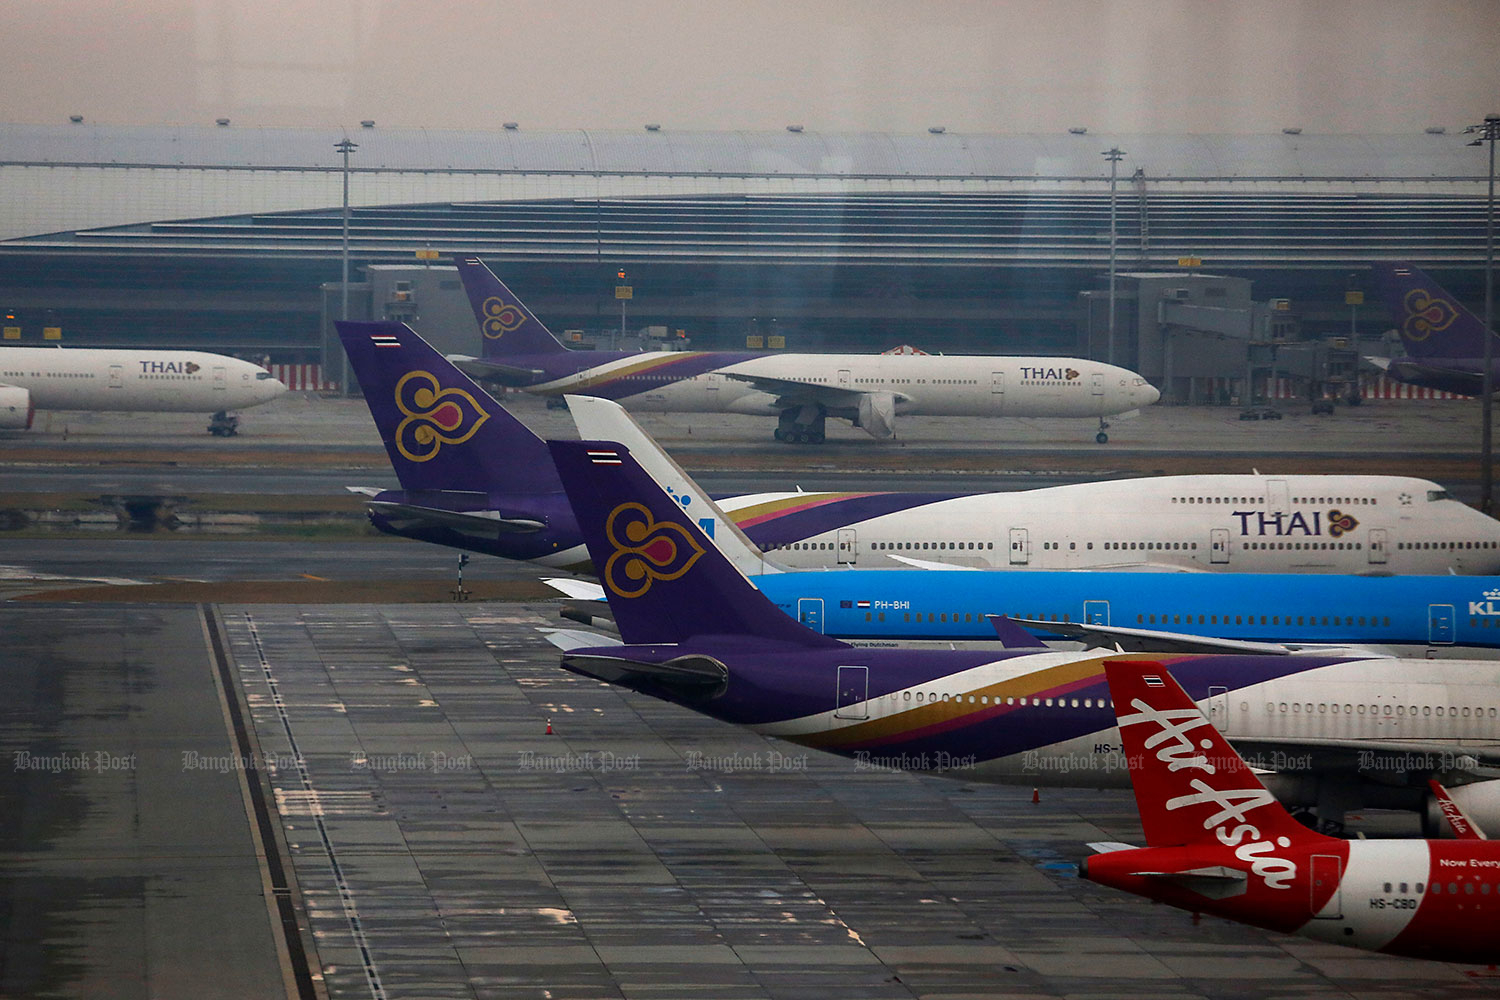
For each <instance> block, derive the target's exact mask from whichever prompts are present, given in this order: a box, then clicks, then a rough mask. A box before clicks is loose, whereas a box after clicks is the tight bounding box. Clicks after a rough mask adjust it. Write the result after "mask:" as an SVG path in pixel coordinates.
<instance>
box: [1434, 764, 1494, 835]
mask: <svg viewBox="0 0 1500 1000" xmlns="http://www.w3.org/2000/svg"><path fill="white" fill-rule="evenodd" d="M1427 787H1429V788H1431V789H1432V797H1433V798H1434V799H1435V800H1436V801H1437V806H1438V809H1440V810H1442V813H1443V818H1444V819H1446V820H1447V821H1448V828H1449V829H1450V830H1452V831H1453V836H1454V837H1456V838H1457V839H1459V840H1489V839H1490V838H1489V837H1487V836H1486V835H1485V832H1484V831H1483V830H1481V829H1480V828H1479V824H1478V823H1475V822H1474V821H1473V820H1472V819H1470V818H1469V814H1468V813H1466V812H1464V809H1463V806H1461V805H1459V804H1458V803H1457V802H1455V801H1453V796H1452V795H1449V794H1448V789H1446V788H1444V787H1443V785H1442V782H1440V781H1438V780H1437V779H1436V778H1428V779H1427Z"/></svg>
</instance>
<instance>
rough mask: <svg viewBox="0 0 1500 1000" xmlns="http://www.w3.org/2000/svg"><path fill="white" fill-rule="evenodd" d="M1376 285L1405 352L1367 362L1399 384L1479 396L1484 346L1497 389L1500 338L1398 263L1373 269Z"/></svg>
mask: <svg viewBox="0 0 1500 1000" xmlns="http://www.w3.org/2000/svg"><path fill="white" fill-rule="evenodd" d="M1373 270H1374V272H1375V283H1376V285H1377V287H1379V289H1380V293H1381V296H1382V297H1383V298H1384V299H1385V304H1386V308H1387V309H1389V310H1390V313H1391V319H1392V321H1394V322H1395V324H1396V330H1397V332H1398V333H1399V334H1400V335H1401V343H1402V344H1403V345H1405V347H1406V357H1404V358H1366V359H1365V360H1367V361H1369V362H1370V363H1372V364H1374V365H1376V366H1377V367H1379V368H1382V369H1384V370H1385V373H1386V374H1387V375H1389V376H1390V377H1391V378H1393V379H1395V380H1396V381H1398V382H1406V383H1408V384H1410V385H1422V386H1427V387H1428V388H1431V389H1438V390H1441V391H1443V392H1456V393H1460V394H1462V395H1465V396H1478V395H1480V394H1481V393H1483V391H1484V341H1485V338H1486V337H1488V338H1490V340H1491V342H1492V347H1491V352H1490V356H1491V359H1492V360H1491V364H1492V365H1493V366H1494V367H1493V368H1492V370H1491V376H1490V378H1491V385H1493V386H1496V387H1500V338H1497V337H1496V336H1495V334H1494V333H1493V332H1491V331H1489V330H1486V329H1485V326H1484V323H1483V322H1482V321H1481V320H1480V319H1479V317H1477V316H1475V315H1474V314H1473V313H1472V312H1470V311H1469V310H1468V309H1465V308H1464V307H1463V305H1462V304H1461V303H1460V302H1459V301H1458V300H1457V299H1455V298H1454V297H1453V296H1451V295H1449V294H1448V293H1447V292H1446V291H1444V290H1443V289H1442V287H1441V286H1439V285H1438V283H1437V282H1435V281H1433V280H1432V279H1431V278H1429V277H1428V276H1427V275H1425V274H1423V273H1422V272H1421V271H1420V270H1418V269H1417V268H1415V267H1413V266H1412V265H1410V264H1407V263H1403V262H1400V261H1396V262H1392V263H1379V264H1375V265H1373Z"/></svg>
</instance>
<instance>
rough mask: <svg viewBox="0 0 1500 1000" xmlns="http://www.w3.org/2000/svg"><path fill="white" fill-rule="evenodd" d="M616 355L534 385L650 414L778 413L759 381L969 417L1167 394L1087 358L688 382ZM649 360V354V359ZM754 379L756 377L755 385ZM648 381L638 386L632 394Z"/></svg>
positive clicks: (863, 360)
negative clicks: (597, 394) (882, 396)
mask: <svg viewBox="0 0 1500 1000" xmlns="http://www.w3.org/2000/svg"><path fill="white" fill-rule="evenodd" d="M671 357H672V355H671V354H670V353H656V354H643V355H640V356H638V357H631V358H624V359H620V360H617V361H611V362H608V363H606V364H603V365H598V366H596V367H594V368H589V369H586V370H584V371H581V372H578V373H577V374H575V375H569V376H566V377H564V378H559V379H554V380H552V381H550V382H544V383H541V384H539V385H535V386H532V387H530V391H532V392H537V393H542V394H546V395H557V394H560V393H566V392H574V393H584V394H588V393H590V392H593V391H596V390H597V389H598V388H599V387H603V386H614V389H613V391H610V392H609V393H607V395H609V396H610V397H611V398H615V399H618V400H619V402H621V403H623V404H624V405H625V406H626V407H628V408H630V409H632V410H638V411H647V412H664V413H680V412H696V413H745V414H753V415H765V414H771V415H774V414H776V413H777V412H779V409H780V408H779V407H778V406H777V405H776V402H777V399H778V393H776V392H771V391H764V390H762V389H760V388H757V387H756V385H755V384H754V381H753V380H767V381H768V382H776V383H795V384H796V385H797V387H798V388H799V391H800V390H804V389H805V390H809V391H812V392H814V393H817V392H818V391H820V390H826V394H825V395H824V397H823V398H824V399H829V398H835V397H836V396H837V395H839V390H844V391H846V392H849V393H875V392H889V393H891V394H892V395H893V396H894V397H895V411H896V413H897V414H901V415H907V414H923V415H928V416H969V417H1002V416H1003V417H1104V416H1110V415H1112V414H1117V413H1124V412H1126V411H1128V410H1134V409H1138V408H1140V407H1142V406H1149V405H1151V404H1152V403H1154V402H1156V401H1157V399H1159V398H1160V393H1159V392H1158V391H1157V390H1156V388H1155V387H1154V386H1152V385H1150V384H1149V383H1148V382H1147V381H1146V380H1145V379H1144V378H1142V377H1141V376H1140V375H1138V374H1136V373H1135V372H1132V371H1129V370H1127V369H1124V368H1118V367H1116V366H1114V365H1108V364H1104V363H1102V362H1098V361H1087V360H1084V359H1081V358H1044V357H1002V356H986V355H977V356H964V355H939V354H925V355H919V354H784V355H774V356H766V357H758V358H752V359H750V360H748V361H740V362H737V363H734V364H729V365H725V366H723V367H721V368H715V369H713V370H710V371H707V372H704V373H702V374H699V375H692V376H688V377H685V378H679V377H677V376H675V375H673V374H672V371H671V368H670V367H654V366H652V365H651V364H650V362H651V361H652V360H656V359H669V358H671ZM642 359H645V360H642ZM747 380H752V381H747ZM636 386H639V389H638V391H630V390H631V389H632V388H634V387H636Z"/></svg>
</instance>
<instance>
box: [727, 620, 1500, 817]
mask: <svg viewBox="0 0 1500 1000" xmlns="http://www.w3.org/2000/svg"><path fill="white" fill-rule="evenodd" d="M1111 655H1112V654H1107V653H1100V652H1099V651H1097V650H1096V651H1091V652H1053V653H1037V654H1035V655H1033V656H1028V657H1024V658H1021V659H1019V660H1018V659H1011V660H997V661H994V662H992V663H987V664H982V665H980V666H977V667H973V668H971V669H968V670H963V671H960V672H957V673H954V674H950V675H948V676H946V677H940V678H935V679H933V680H930V681H926V682H924V683H922V684H920V685H918V686H915V687H912V688H908V689H904V690H899V691H893V692H891V693H889V694H887V695H882V696H880V697H875V698H870V699H869V700H868V701H865V702H861V703H860V704H859V705H857V706H853V707H851V706H848V705H845V706H843V707H841V708H838V709H835V708H834V707H833V706H832V705H830V707H829V710H828V711H826V712H821V713H818V714H816V715H808V716H803V717H801V718H797V719H790V720H787V721H785V722H777V723H771V724H766V725H761V726H756V727H754V728H755V729H756V731H758V732H761V733H764V734H766V735H770V736H777V737H781V738H783V739H787V740H790V741H792V742H797V741H798V739H799V738H803V739H808V738H812V739H814V740H816V741H817V745H819V746H822V747H824V748H835V749H836V748H837V746H838V740H837V738H836V737H835V738H833V739H831V740H830V739H827V738H826V734H830V733H832V734H836V733H837V732H838V730H840V729H846V728H852V727H855V726H864V727H866V728H869V727H870V726H871V725H872V724H874V725H880V726H881V727H882V731H884V732H886V733H894V734H899V733H901V732H902V730H903V729H905V728H906V726H905V725H904V724H903V722H902V720H901V719H900V716H902V715H903V714H906V713H915V714H914V716H913V720H914V721H913V722H912V723H911V728H913V729H916V728H918V727H920V726H931V725H933V724H934V720H933V718H932V717H931V712H932V704H933V702H934V701H936V702H937V703H938V706H940V709H939V711H940V712H941V713H942V714H944V715H948V716H951V718H952V719H954V720H961V719H964V718H965V717H966V716H972V715H973V714H974V713H976V712H978V713H983V712H984V711H985V705H986V704H991V705H995V706H1001V705H1003V706H1005V708H1006V709H1007V710H1013V711H1007V714H1006V715H1005V716H1003V718H1005V719H1008V720H1010V721H1009V722H1008V723H1007V725H1014V726H1018V727H1029V728H1027V729H1025V730H1024V731H1025V733H1027V734H1028V735H1029V736H1031V737H1033V739H1029V740H1028V741H1027V743H1028V746H1027V749H1025V750H1024V751H1022V752H1019V753H1015V754H1011V755H1008V756H1004V757H998V758H993V759H990V760H981V761H978V762H976V763H972V764H968V763H966V764H965V765H964V766H963V770H962V771H961V773H960V775H959V776H960V777H962V778H964V779H965V780H978V781H992V782H998V783H1002V784H1013V783H1021V784H1031V785H1042V784H1045V785H1057V786H1070V787H1084V788H1104V787H1120V788H1129V787H1130V774H1129V770H1128V768H1127V767H1126V766H1125V759H1124V756H1123V751H1122V749H1121V742H1120V732H1119V729H1118V728H1117V726H1116V723H1115V714H1114V709H1113V707H1111V705H1110V703H1109V700H1108V699H1107V698H1093V699H1089V698H1078V697H1069V696H1058V694H1057V689H1058V687H1059V684H1058V681H1061V682H1062V685H1063V686H1066V685H1067V683H1068V682H1069V681H1070V680H1071V679H1073V678H1075V677H1077V676H1079V668H1078V667H1077V666H1075V665H1076V664H1091V665H1093V666H1095V667H1097V668H1098V670H1099V676H1101V677H1102V675H1103V668H1102V662H1103V660H1104V659H1106V658H1108V657H1109V656H1111ZM1113 655H1118V654H1113ZM1125 655H1126V656H1128V657H1130V658H1132V659H1141V658H1149V655H1148V654H1125ZM1497 686H1500V660H1430V661H1429V660H1409V659H1396V658H1380V657H1374V658H1371V659H1368V660H1359V661H1352V662H1351V661H1345V662H1339V663H1334V664H1331V665H1327V666H1321V667H1316V668H1313V669H1310V670H1306V671H1302V672H1299V673H1294V674H1291V675H1288V676H1283V677H1279V678H1275V679H1272V680H1269V681H1264V682H1261V683H1257V684H1250V685H1247V686H1244V687H1238V688H1232V689H1228V690H1225V692H1224V693H1223V694H1219V695H1214V696H1212V697H1210V698H1209V699H1207V700H1205V701H1203V702H1200V707H1201V708H1202V709H1203V710H1204V711H1205V713H1206V714H1207V715H1208V716H1209V718H1210V720H1212V721H1213V723H1214V725H1215V726H1217V727H1218V728H1219V729H1220V731H1221V732H1224V733H1225V734H1226V735H1227V736H1229V737H1230V738H1231V739H1236V738H1243V739H1247V740H1253V739H1256V738H1261V739H1270V740H1274V741H1275V743H1276V745H1277V746H1279V747H1296V746H1298V745H1299V744H1303V743H1304V742H1305V743H1306V745H1308V746H1309V747H1311V746H1315V745H1317V742H1318V741H1324V740H1334V741H1371V746H1380V747H1386V748H1389V747H1390V746H1391V745H1392V744H1400V743H1403V742H1407V743H1410V745H1412V746H1413V747H1414V751H1415V753H1416V754H1417V755H1420V753H1421V751H1423V750H1425V749H1426V748H1429V747H1433V746H1434V745H1440V746H1444V747H1447V748H1451V751H1452V752H1453V753H1455V754H1461V753H1463V752H1464V751H1463V748H1464V747H1470V748H1474V749H1477V748H1479V747H1484V748H1486V749H1487V750H1493V749H1494V747H1495V746H1496V745H1497V744H1500V711H1497V708H1496V703H1495V697H1494V692H1495V691H1496V690H1497ZM989 692H997V693H996V694H994V695H992V694H990V693H989ZM999 692H1004V693H999ZM832 698H833V696H832V695H830V700H832ZM981 699H982V700H981ZM924 707H925V708H926V709H927V712H926V714H923V712H922V710H923V709H924ZM1080 712H1082V713H1084V714H1085V715H1091V714H1092V715H1095V716H1097V719H1098V726H1097V728H1093V729H1091V731H1089V732H1087V733H1086V734H1085V735H1082V736H1078V737H1076V738H1071V739H1064V740H1058V741H1054V740H1053V739H1049V731H1055V730H1056V726H1052V725H1049V723H1048V720H1049V719H1057V720H1058V721H1059V722H1062V721H1064V720H1065V719H1066V718H1068V717H1069V716H1071V718H1072V720H1074V721H1076V720H1077V719H1078V717H1079V713H1080ZM882 720H885V721H884V722H883V721H882ZM1075 731H1076V728H1075ZM1252 749H1253V748H1252ZM1289 752H1290V751H1284V752H1283V753H1282V756H1286V754H1287V753H1289ZM1471 752H1474V751H1473V750H1472V749H1471ZM1251 756H1252V757H1253V756H1254V754H1253V752H1252V753H1251ZM1297 763H1298V762H1296V761H1289V760H1282V761H1281V764H1282V765H1283V766H1284V768H1286V769H1292V770H1296V769H1297ZM1268 766H1271V767H1273V768H1275V769H1277V770H1281V769H1283V767H1277V765H1276V762H1274V761H1271V762H1268ZM1307 766H1309V767H1310V766H1311V765H1310V763H1308V764H1307ZM1378 766H1379V764H1378V763H1377V764H1372V767H1376V768H1378ZM1470 814H1471V815H1474V814H1473V812H1472V811H1471V813H1470ZM1475 819H1476V821H1478V822H1480V823H1481V824H1483V822H1484V820H1483V819H1481V818H1479V817H1478V816H1475Z"/></svg>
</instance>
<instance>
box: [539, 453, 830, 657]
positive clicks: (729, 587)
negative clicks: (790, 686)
mask: <svg viewBox="0 0 1500 1000" xmlns="http://www.w3.org/2000/svg"><path fill="white" fill-rule="evenodd" d="M547 444H548V447H550V448H551V449H552V461H553V463H554V464H555V465H556V466H557V473H558V475H559V476H560V477H561V478H562V483H563V489H565V490H566V491H567V493H568V500H569V502H570V503H572V505H573V514H574V516H575V517H576V519H577V521H578V526H579V528H580V530H581V531H582V532H583V540H584V542H585V543H586V544H587V545H588V549H589V556H590V557H591V558H592V559H593V561H594V566H595V567H596V568H597V571H598V573H599V582H600V583H601V584H603V585H604V593H605V596H606V597H607V598H608V599H609V607H610V610H611V611H613V612H614V616H615V623H616V624H617V625H618V626H619V627H620V636H621V638H623V639H624V640H625V641H626V642H627V643H631V644H644V643H674V642H681V641H683V640H685V639H689V638H692V637H694V636H705V635H713V636H739V637H744V638H754V639H768V640H774V641H779V642H785V643H792V644H795V645H798V646H805V647H808V648H820V649H829V648H838V647H842V646H843V645H844V643H841V642H839V641H838V640H837V639H832V638H829V637H828V636H825V635H822V634H820V633H818V632H814V631H812V630H811V629H809V628H805V627H803V626H802V625H800V624H798V623H797V622H795V621H793V620H792V619H791V617H789V616H788V615H786V614H784V613H783V612H781V611H779V610H778V609H777V607H776V605H774V604H772V603H771V601H770V600H769V599H768V598H767V597H766V596H765V595H764V594H762V593H761V592H760V591H758V590H756V589H755V587H754V586H752V585H751V583H750V581H749V580H747V579H746V578H745V577H744V576H743V575H742V574H741V573H740V571H739V570H737V569H735V568H734V566H733V564H731V563H730V562H729V560H728V559H726V558H724V556H723V555H722V554H720V552H719V550H718V549H716V548H714V543H713V542H712V541H710V540H709V539H708V537H707V536H706V535H704V534H703V532H702V531H701V530H700V529H699V528H698V526H697V525H696V524H694V523H693V520H692V518H690V517H688V516H687V515H686V514H685V513H684V512H683V509H682V507H681V506H680V505H679V504H678V503H677V502H676V501H675V500H673V499H672V498H671V497H670V496H668V495H667V494H666V492H665V491H664V490H663V489H662V488H661V487H660V486H658V485H657V484H656V481H655V480H653V479H652V478H651V477H650V476H648V475H647V474H646V472H645V470H643V469H642V468H641V467H640V466H639V465H638V464H636V461H635V459H634V458H632V457H631V455H630V452H629V450H628V449H626V448H625V446H624V445H620V444H616V443H614V442H600V441H549V442H547Z"/></svg>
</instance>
